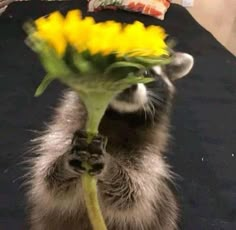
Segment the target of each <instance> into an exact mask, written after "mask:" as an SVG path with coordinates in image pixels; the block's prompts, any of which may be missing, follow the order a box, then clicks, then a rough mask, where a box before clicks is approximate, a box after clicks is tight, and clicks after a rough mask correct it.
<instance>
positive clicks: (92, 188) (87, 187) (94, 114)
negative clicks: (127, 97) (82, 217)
mask: <svg viewBox="0 0 236 230" xmlns="http://www.w3.org/2000/svg"><path fill="white" fill-rule="evenodd" d="M80 96H81V98H82V100H83V102H84V104H85V106H86V109H87V112H88V119H87V123H86V131H87V132H88V134H89V137H88V142H91V141H92V139H93V137H94V136H95V135H96V134H97V133H98V127H99V123H100V121H101V119H102V117H103V115H104V113H105V110H106V108H107V106H108V104H109V100H110V98H111V96H110V95H107V94H106V93H104V92H102V93H98V92H94V94H93V92H90V93H89V94H86V95H85V94H81V92H80ZM83 165H84V167H85V168H86V169H87V172H86V173H84V174H83V175H82V186H83V191H84V199H85V203H86V207H87V211H88V216H89V219H90V222H91V224H92V226H93V229H94V230H107V228H106V225H105V221H104V219H103V216H102V213H101V210H100V207H99V201H98V195H97V180H96V178H95V177H93V176H91V175H89V173H88V171H89V169H90V165H89V164H88V163H87V162H84V164H83Z"/></svg>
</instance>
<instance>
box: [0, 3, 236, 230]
mask: <svg viewBox="0 0 236 230" xmlns="http://www.w3.org/2000/svg"><path fill="white" fill-rule="evenodd" d="M77 2H78V3H76V1H70V2H51V3H49V2H40V1H32V2H22V3H13V4H12V5H10V6H9V8H8V9H7V11H6V12H5V13H4V14H3V15H2V16H1V17H0V102H1V106H0V229H3V230H21V229H26V224H25V223H26V220H25V201H24V196H23V193H24V189H23V188H22V186H21V185H22V181H23V180H22V179H21V176H22V175H23V174H24V169H23V166H22V165H21V164H20V162H21V161H22V159H23V155H24V152H25V150H26V146H27V143H29V140H30V139H31V138H32V137H33V136H34V133H33V132H32V130H40V129H42V125H43V123H44V121H47V120H48V119H49V117H50V114H51V112H52V110H51V107H53V106H54V105H55V104H56V102H57V98H58V95H59V94H60V92H61V90H62V88H63V86H61V85H60V84H59V83H54V84H52V85H51V86H50V87H49V89H48V90H47V91H46V92H45V94H44V95H43V96H41V97H40V98H34V97H33V95H34V91H35V88H36V87H37V85H38V84H39V82H40V81H41V79H42V77H43V76H44V71H43V69H42V67H41V66H40V63H39V61H38V59H37V58H36V55H35V54H34V53H33V52H32V51H31V50H30V49H29V48H28V47H27V46H26V45H25V44H24V38H25V35H24V32H23V31H22V23H23V22H25V21H26V19H28V18H36V17H38V16H41V15H44V14H47V13H49V12H51V11H52V10H56V9H60V10H62V11H64V12H66V11H67V10H68V9H69V8H74V7H80V8H81V9H83V11H84V12H85V11H86V1H85V0H84V1H79V0H78V1H77ZM81 2H82V3H81ZM93 15H94V16H95V18H96V19H97V20H106V19H115V20H118V21H122V22H133V21H134V20H140V21H142V22H144V23H145V24H157V25H161V26H163V27H164V28H165V29H166V30H167V32H168V33H169V34H170V36H171V37H173V38H175V39H176V40H177V41H178V45H177V50H180V51H185V52H188V53H191V54H192V55H193V56H194V57H195V62H196V63H195V67H194V69H193V71H192V72H191V74H190V75H189V77H187V78H185V79H183V80H181V81H178V82H177V83H176V87H177V91H178V93H177V95H176V99H175V105H174V109H173V114H172V134H173V137H174V141H173V144H172V146H171V151H170V153H169V154H168V159H169V162H170V164H171V165H172V166H173V170H174V172H176V173H177V174H178V175H180V177H179V178H178V179H177V181H176V182H177V185H178V193H179V196H180V202H181V205H182V227H181V229H184V230H233V229H236V178H235V176H236V141H235V139H236V124H235V119H236V89H235V88H236V60H235V57H234V56H233V55H232V54H231V53H229V52H228V51H227V50H226V49H225V48H224V47H223V46H221V45H220V44H219V43H218V42H217V41H216V40H215V38H214V37H213V36H212V35H211V34H210V33H209V32H207V31H206V30H205V29H204V28H202V27H201V26H200V25H199V24H198V23H197V22H196V21H195V20H194V19H193V18H192V17H191V15H190V14H189V13H188V12H187V10H185V9H184V8H182V7H180V6H177V5H172V6H171V8H170V9H169V11H168V13H167V15H166V19H165V21H163V22H162V21H159V20H157V19H154V18H151V17H148V16H141V15H140V14H136V13H128V12H123V11H117V12H113V11H104V12H99V13H95V14H93Z"/></svg>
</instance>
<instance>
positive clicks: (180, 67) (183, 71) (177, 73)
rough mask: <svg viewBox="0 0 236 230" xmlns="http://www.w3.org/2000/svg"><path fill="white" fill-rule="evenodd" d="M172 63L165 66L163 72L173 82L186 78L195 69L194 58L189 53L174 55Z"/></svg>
mask: <svg viewBox="0 0 236 230" xmlns="http://www.w3.org/2000/svg"><path fill="white" fill-rule="evenodd" d="M171 58H172V60H171V63H169V64H167V65H165V66H163V68H162V70H163V71H164V73H165V74H166V76H167V77H169V79H170V80H171V81H175V80H177V79H180V78H182V77H184V76H186V75H187V74H188V73H189V72H190V71H191V69H192V68H193V64H194V59H193V56H191V55H190V54H187V53H180V52H177V53H173V55H172V57H171Z"/></svg>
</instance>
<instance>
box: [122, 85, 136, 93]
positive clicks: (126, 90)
mask: <svg viewBox="0 0 236 230" xmlns="http://www.w3.org/2000/svg"><path fill="white" fill-rule="evenodd" d="M137 88H138V85H137V84H136V85H132V86H130V87H129V88H127V89H125V90H124V93H133V92H134V91H135V90H137Z"/></svg>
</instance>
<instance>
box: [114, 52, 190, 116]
mask: <svg viewBox="0 0 236 230" xmlns="http://www.w3.org/2000/svg"><path fill="white" fill-rule="evenodd" d="M193 63H194V59H193V57H192V56H191V55H189V54H186V53H174V54H173V56H172V61H171V63H170V64H168V65H165V66H162V67H160V66H155V67H153V68H152V69H150V70H146V71H145V72H144V75H145V76H147V77H151V78H154V79H155V80H154V81H153V82H151V83H148V84H141V83H140V84H136V85H133V86H131V87H130V88H127V89H125V90H124V91H123V92H122V93H120V94H118V95H117V96H116V97H115V98H114V99H113V101H112V102H111V103H110V106H111V108H112V109H114V110H116V111H117V112H119V113H135V112H138V111H145V113H147V114H151V115H153V114H154V113H155V111H156V110H159V111H161V110H162V109H164V108H165V107H166V105H167V104H169V101H170V99H171V97H172V95H173V92H174V85H173V82H174V81H175V80H177V79H180V78H182V77H184V76H186V75H187V74H188V73H189V72H190V70H191V69H192V67H193Z"/></svg>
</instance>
